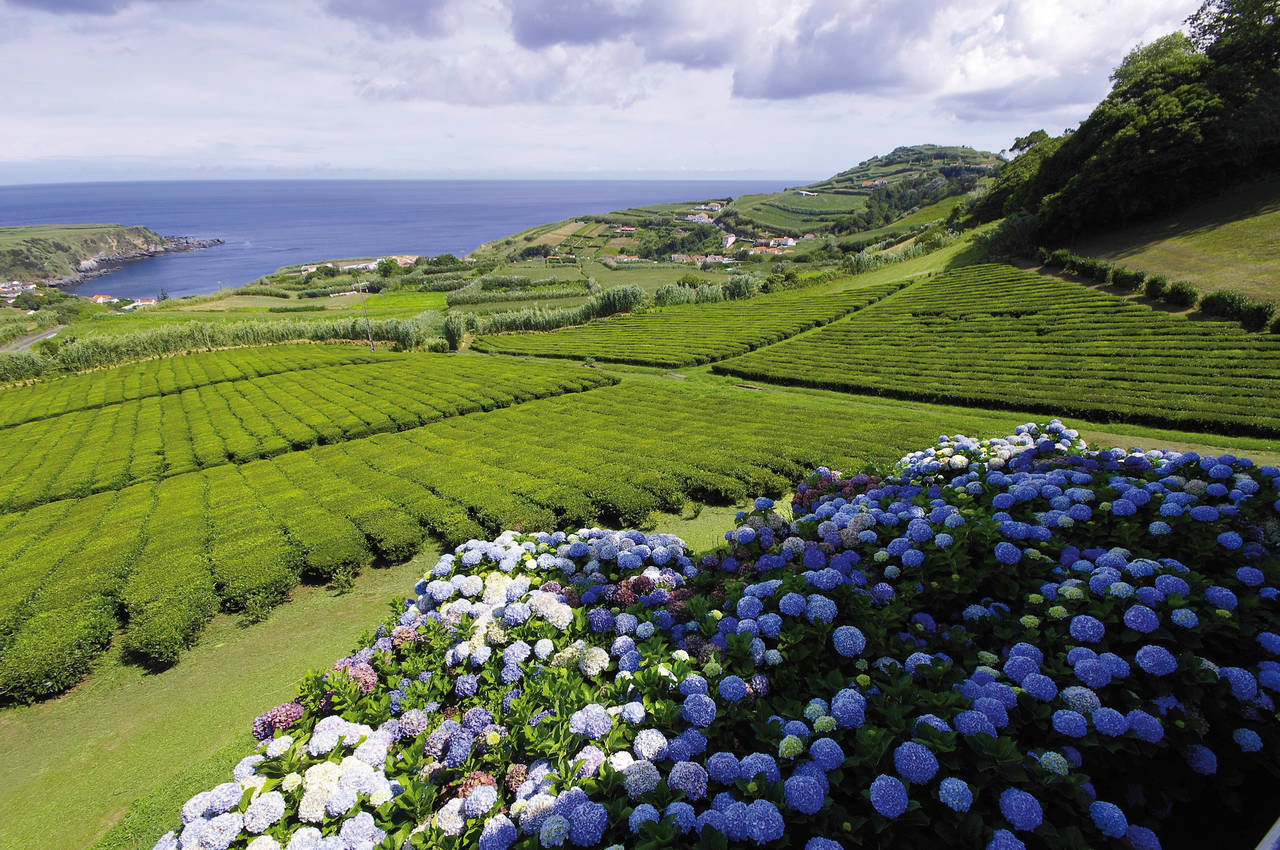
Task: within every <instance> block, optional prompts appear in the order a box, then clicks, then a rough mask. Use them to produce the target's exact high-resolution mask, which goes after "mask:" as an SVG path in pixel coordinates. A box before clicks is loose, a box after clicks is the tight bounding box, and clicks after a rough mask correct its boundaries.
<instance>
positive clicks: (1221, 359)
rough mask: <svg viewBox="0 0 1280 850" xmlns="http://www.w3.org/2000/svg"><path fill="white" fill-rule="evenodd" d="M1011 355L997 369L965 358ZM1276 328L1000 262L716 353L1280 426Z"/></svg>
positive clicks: (1241, 429)
mask: <svg viewBox="0 0 1280 850" xmlns="http://www.w3.org/2000/svg"><path fill="white" fill-rule="evenodd" d="M983 362H999V363H1003V364H1009V365H1008V366H1007V368H1005V367H1002V368H1001V369H1000V370H998V371H996V372H992V371H991V370H988V369H979V368H975V364H978V363H983ZM1277 369H1280V340H1277V339H1275V338H1274V337H1272V336H1269V335H1258V334H1249V333H1246V332H1244V331H1243V330H1241V329H1240V328H1239V327H1237V326H1236V325H1234V324H1227V323H1223V322H1208V321H1195V320H1191V319H1187V318H1185V317H1181V316H1170V315H1168V314H1167V313H1163V312H1159V311H1153V310H1151V309H1150V308H1148V307H1144V306H1142V305H1140V304H1138V303H1136V302H1134V301H1131V300H1129V299H1126V298H1123V297H1119V296H1111V295H1106V294H1104V293H1102V292H1099V291H1097V290H1094V289H1089V288H1086V287H1082V286H1080V285H1079V284H1075V283H1071V282H1068V281H1063V280H1057V279H1053V278H1048V277H1043V276H1040V275H1036V274H1032V273H1028V272H1022V271H1019V270H1017V269H1014V268H1012V267H1008V266H996V265H983V266H972V267H967V268H964V269H961V270H959V271H956V272H953V273H950V274H947V275H943V276H939V277H934V278H928V279H926V280H922V281H919V282H917V283H916V284H915V285H913V286H912V287H910V288H908V289H907V290H905V291H903V292H902V293H900V294H898V295H896V296H893V297H891V298H887V299H885V300H884V301H882V302H880V303H878V304H875V305H873V306H871V307H869V308H867V309H866V310H863V311H861V312H859V313H856V314H854V315H853V316H851V317H849V318H848V319H845V320H843V321H840V322H835V323H833V324H831V325H829V326H828V327H826V328H823V329H822V330H820V331H818V332H817V333H813V334H806V335H804V336H802V337H799V338H797V339H794V340H790V341H787V342H784V343H780V344H778V345H776V346H772V347H770V348H768V349H765V350H763V351H759V352H755V353H752V354H748V355H745V356H743V357H739V358H735V359H733V360H729V361H726V362H724V363H719V364H717V365H716V366H714V367H713V371H716V372H720V373H724V374H730V375H737V376H739V377H742V378H747V379H750V380H761V381H776V382H779V383H789V384H799V385H803V386H811V387H819V388H822V389H833V390H844V391H847V392H858V393H875V394H882V395H887V396H892V397H896V398H914V399H922V400H929V401H946V402H951V403H959V404H971V405H983V406H1009V407H1017V408H1018V409H1023V410H1028V409H1029V410H1039V411H1048V410H1053V411H1055V412H1067V413H1070V414H1071V415H1076V416H1087V417H1090V418H1093V419H1095V420H1099V421H1121V422H1151V423H1160V424H1163V425H1168V424H1171V423H1176V424H1177V425H1179V426H1181V427H1184V428H1196V429H1204V430H1209V431H1213V432H1216V433H1223V434H1267V435H1276V434H1280V414H1277V411H1280V390H1277V388H1276V387H1275V386H1274V384H1275V382H1274V381H1272V380H1271V379H1270V378H1268V377H1266V376H1268V375H1271V374H1273V373H1274V372H1275V370H1277Z"/></svg>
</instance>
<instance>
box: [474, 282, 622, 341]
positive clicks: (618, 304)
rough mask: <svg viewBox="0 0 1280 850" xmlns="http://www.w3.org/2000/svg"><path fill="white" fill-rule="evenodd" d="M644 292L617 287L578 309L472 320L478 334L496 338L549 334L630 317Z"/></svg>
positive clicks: (537, 310)
mask: <svg viewBox="0 0 1280 850" xmlns="http://www.w3.org/2000/svg"><path fill="white" fill-rule="evenodd" d="M644 298H645V294H644V290H643V289H641V288H640V287H638V286H634V285H632V286H617V287H614V288H613V289H606V290H604V291H603V292H600V293H598V294H596V295H593V296H591V298H590V299H588V300H587V302H586V303H585V304H583V305H581V306H579V307H570V308H566V309H563V310H544V309H542V308H539V307H527V308H525V309H524V310H517V311H514V312H510V313H494V314H492V315H489V316H482V317H472V318H470V319H469V320H468V321H470V322H474V325H475V331H476V332H477V333H485V334H497V333H509V332H512V331H549V330H555V329H556V328H563V327H568V326H570V325H581V324H584V323H586V322H589V321H591V320H592V319H599V318H602V317H604V316H613V315H616V314H618V313H627V312H630V311H631V310H634V309H635V308H637V307H639V306H640V305H641V304H642V303H644Z"/></svg>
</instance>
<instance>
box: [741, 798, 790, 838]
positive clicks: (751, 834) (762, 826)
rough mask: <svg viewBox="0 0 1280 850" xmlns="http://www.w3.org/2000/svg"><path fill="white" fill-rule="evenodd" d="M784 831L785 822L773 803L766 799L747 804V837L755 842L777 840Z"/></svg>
mask: <svg viewBox="0 0 1280 850" xmlns="http://www.w3.org/2000/svg"><path fill="white" fill-rule="evenodd" d="M785 831H786V824H785V823H784V822H783V820H782V813H781V812H779V811H778V807H777V806H775V805H774V804H773V803H771V802H769V801H768V800H753V801H752V802H751V805H749V806H747V811H746V832H747V837H748V838H750V839H751V840H752V841H754V842H755V843H756V844H768V843H769V842H770V841H777V840H778V839H780V838H782V835H783V833H784V832H785Z"/></svg>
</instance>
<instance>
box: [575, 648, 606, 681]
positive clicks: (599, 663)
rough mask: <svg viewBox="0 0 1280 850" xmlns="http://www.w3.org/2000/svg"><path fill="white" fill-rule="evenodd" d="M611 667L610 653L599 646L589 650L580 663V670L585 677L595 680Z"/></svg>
mask: <svg viewBox="0 0 1280 850" xmlns="http://www.w3.org/2000/svg"><path fill="white" fill-rule="evenodd" d="M608 667H609V653H607V652H605V651H604V649H602V648H601V647H598V646H593V647H591V648H590V649H588V650H587V651H586V652H585V653H584V654H583V656H582V658H581V659H580V660H579V661H578V669H579V670H581V671H582V674H583V675H584V676H587V677H588V678H594V677H595V676H599V675H600V674H601V673H603V672H604V671H605V670H606V669H608Z"/></svg>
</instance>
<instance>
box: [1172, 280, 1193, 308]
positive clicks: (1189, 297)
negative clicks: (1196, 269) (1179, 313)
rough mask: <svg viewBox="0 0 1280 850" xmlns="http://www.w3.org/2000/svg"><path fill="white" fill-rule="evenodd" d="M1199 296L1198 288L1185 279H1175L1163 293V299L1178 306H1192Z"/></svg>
mask: <svg viewBox="0 0 1280 850" xmlns="http://www.w3.org/2000/svg"><path fill="white" fill-rule="evenodd" d="M1199 298H1200V292H1199V290H1197V289H1196V288H1195V287H1194V286H1192V285H1191V284H1190V283H1188V282H1187V281H1185V280H1175V281H1174V282H1173V283H1171V284H1169V288H1168V289H1167V290H1165V293H1164V300H1165V301H1167V302H1169V303H1170V304H1173V305H1175V306H1178V307H1194V306H1195V303H1196V301H1197V300H1199Z"/></svg>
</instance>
